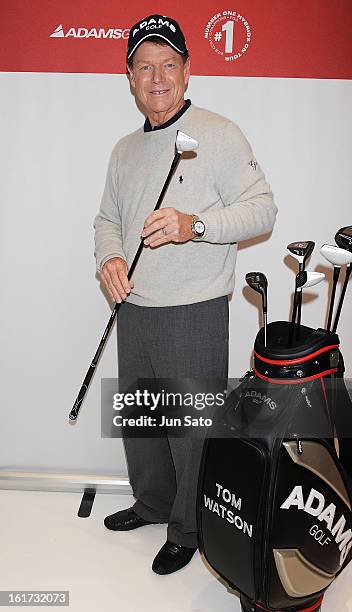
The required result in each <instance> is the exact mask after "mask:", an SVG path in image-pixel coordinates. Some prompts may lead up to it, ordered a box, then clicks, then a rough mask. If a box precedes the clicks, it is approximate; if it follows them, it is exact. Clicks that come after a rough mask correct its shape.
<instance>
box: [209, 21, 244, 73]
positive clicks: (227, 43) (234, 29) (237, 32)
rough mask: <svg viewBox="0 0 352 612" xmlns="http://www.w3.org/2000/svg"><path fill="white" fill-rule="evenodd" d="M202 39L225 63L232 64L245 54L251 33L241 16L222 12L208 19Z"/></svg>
mask: <svg viewBox="0 0 352 612" xmlns="http://www.w3.org/2000/svg"><path fill="white" fill-rule="evenodd" d="M204 38H205V39H206V40H207V41H208V42H209V44H210V46H211V48H212V49H213V51H214V52H215V53H217V54H218V55H219V56H220V57H223V59H224V60H225V62H232V61H236V60H238V59H240V58H241V57H243V55H244V54H245V53H247V51H248V49H249V45H250V42H251V39H252V31H251V27H250V25H249V23H248V20H247V19H246V18H245V17H244V16H243V15H241V14H240V13H238V12H237V11H222V12H221V13H216V14H215V15H213V16H212V17H211V19H209V21H208V23H207V25H206V27H205V31H204Z"/></svg>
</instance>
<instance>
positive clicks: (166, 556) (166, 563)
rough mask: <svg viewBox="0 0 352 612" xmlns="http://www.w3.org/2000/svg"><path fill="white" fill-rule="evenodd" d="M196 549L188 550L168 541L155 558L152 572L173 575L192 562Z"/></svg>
mask: <svg viewBox="0 0 352 612" xmlns="http://www.w3.org/2000/svg"><path fill="white" fill-rule="evenodd" d="M196 550H197V549H196V548H188V547H187V546H181V544H174V543H173V542H170V541H169V540H167V541H166V542H165V544H164V546H162V547H161V548H160V550H159V552H158V554H157V556H156V557H155V559H154V561H153V565H152V570H153V572H155V573H156V574H172V573H173V572H177V570H179V569H181V568H182V567H184V566H185V565H187V563H189V562H190V560H191V559H192V557H193V555H194V553H195V552H196Z"/></svg>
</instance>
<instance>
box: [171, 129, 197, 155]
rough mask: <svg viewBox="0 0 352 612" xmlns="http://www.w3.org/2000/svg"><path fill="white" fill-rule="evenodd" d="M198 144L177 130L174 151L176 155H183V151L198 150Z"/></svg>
mask: <svg viewBox="0 0 352 612" xmlns="http://www.w3.org/2000/svg"><path fill="white" fill-rule="evenodd" d="M198 146H199V143H198V142H197V140H195V139H194V138H191V136H188V135H187V134H184V132H180V130H177V136H176V150H177V153H184V152H185V151H195V150H196V149H198Z"/></svg>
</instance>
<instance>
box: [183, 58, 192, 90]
mask: <svg viewBox="0 0 352 612" xmlns="http://www.w3.org/2000/svg"><path fill="white" fill-rule="evenodd" d="M183 74H184V76H185V82H186V85H188V81H189V77H190V76H191V60H190V59H189V57H187V60H186V63H185V65H184V67H183Z"/></svg>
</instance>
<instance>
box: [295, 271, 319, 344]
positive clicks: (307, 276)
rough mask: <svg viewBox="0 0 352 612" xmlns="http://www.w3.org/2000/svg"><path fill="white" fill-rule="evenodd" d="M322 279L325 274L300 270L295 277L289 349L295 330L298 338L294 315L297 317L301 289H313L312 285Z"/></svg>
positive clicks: (298, 325)
mask: <svg viewBox="0 0 352 612" xmlns="http://www.w3.org/2000/svg"><path fill="white" fill-rule="evenodd" d="M324 278H325V274H323V273H322V272H311V271H307V270H302V271H301V272H298V274H297V275H296V287H295V295H294V300H293V311H292V319H291V325H290V333H289V339H288V346H289V347H291V346H292V341H293V335H294V331H295V329H297V334H296V338H299V331H300V327H301V323H300V321H299V322H298V321H297V326H296V315H297V308H298V306H299V303H300V302H301V297H299V296H300V294H301V293H302V289H306V288H308V287H313V286H314V285H317V284H318V283H320V282H321V281H322V280H324Z"/></svg>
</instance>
